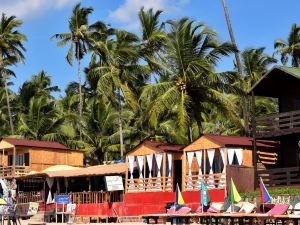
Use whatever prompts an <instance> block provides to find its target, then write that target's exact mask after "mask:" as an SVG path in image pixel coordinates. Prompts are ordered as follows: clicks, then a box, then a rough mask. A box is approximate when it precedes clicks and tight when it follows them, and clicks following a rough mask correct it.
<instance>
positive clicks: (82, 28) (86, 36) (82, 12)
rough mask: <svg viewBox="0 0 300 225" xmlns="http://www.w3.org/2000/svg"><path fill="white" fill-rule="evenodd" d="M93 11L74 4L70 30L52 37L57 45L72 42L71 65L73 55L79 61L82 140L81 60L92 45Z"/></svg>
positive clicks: (78, 75) (70, 50)
mask: <svg viewBox="0 0 300 225" xmlns="http://www.w3.org/2000/svg"><path fill="white" fill-rule="evenodd" d="M92 12H93V8H91V7H81V5H80V3H78V4H77V5H75V6H74V8H73V11H72V15H71V17H70V19H69V32H67V33H58V34H55V35H53V36H52V37H51V38H52V39H53V38H56V39H58V40H59V41H58V43H57V46H59V47H61V46H65V45H67V44H70V48H69V50H68V54H67V56H66V58H67V61H68V63H69V64H70V65H72V64H73V56H74V57H75V59H76V61H77V77H78V89H79V136H80V140H82V125H81V123H82V109H83V100H82V91H81V75H80V61H81V59H82V58H83V56H84V55H85V54H86V53H87V50H88V48H90V47H91V44H90V41H91V36H92V33H93V32H92V31H93V29H94V26H92V25H89V21H88V17H89V15H90V14H91V13H92Z"/></svg>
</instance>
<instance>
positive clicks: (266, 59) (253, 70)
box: [241, 47, 277, 91]
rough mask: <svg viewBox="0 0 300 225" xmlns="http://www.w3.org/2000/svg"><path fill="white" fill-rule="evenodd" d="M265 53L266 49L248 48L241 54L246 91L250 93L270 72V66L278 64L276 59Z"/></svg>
mask: <svg viewBox="0 0 300 225" xmlns="http://www.w3.org/2000/svg"><path fill="white" fill-rule="evenodd" d="M264 51H265V48H264V47H261V48H247V49H245V50H244V51H243V52H242V53H241V55H242V68H243V73H244V74H245V77H244V80H245V84H246V87H245V88H246V89H245V90H246V91H249V90H250V88H251V87H252V86H253V85H254V84H255V83H256V82H257V81H258V80H259V79H260V78H261V77H262V76H263V75H264V74H265V73H266V72H267V71H268V68H269V66H270V65H272V64H274V63H276V62H277V60H276V59H274V58H273V57H272V56H269V55H268V54H266V53H265V52H264Z"/></svg>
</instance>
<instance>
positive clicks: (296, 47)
mask: <svg viewBox="0 0 300 225" xmlns="http://www.w3.org/2000/svg"><path fill="white" fill-rule="evenodd" d="M274 49H275V50H274V55H277V54H280V56H281V62H282V64H284V65H285V64H286V63H287V62H288V60H289V57H290V58H291V65H292V66H294V67H299V66H300V26H298V25H297V24H293V25H292V27H291V30H290V33H289V36H288V38H287V40H284V39H277V40H275V42H274Z"/></svg>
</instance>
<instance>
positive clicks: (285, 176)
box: [257, 167, 300, 187]
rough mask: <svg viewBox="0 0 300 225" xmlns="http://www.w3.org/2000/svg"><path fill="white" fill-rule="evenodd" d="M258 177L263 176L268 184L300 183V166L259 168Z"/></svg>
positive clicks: (289, 184) (272, 185)
mask: <svg viewBox="0 0 300 225" xmlns="http://www.w3.org/2000/svg"><path fill="white" fill-rule="evenodd" d="M257 173H258V177H261V178H262V179H263V181H264V183H265V185H266V186H269V187H274V186H292V185H299V184H300V176H299V175H300V167H287V168H276V169H268V170H258V171H257Z"/></svg>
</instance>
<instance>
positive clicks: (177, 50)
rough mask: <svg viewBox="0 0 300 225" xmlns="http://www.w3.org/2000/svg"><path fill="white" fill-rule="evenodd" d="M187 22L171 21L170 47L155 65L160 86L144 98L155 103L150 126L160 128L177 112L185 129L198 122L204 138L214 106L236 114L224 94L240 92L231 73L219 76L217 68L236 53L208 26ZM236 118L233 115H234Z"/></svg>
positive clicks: (147, 89) (150, 88)
mask: <svg viewBox="0 0 300 225" xmlns="http://www.w3.org/2000/svg"><path fill="white" fill-rule="evenodd" d="M193 22H194V21H193V20H190V19H188V18H183V19H181V20H179V21H168V24H169V25H170V32H169V33H168V34H167V38H166V47H165V49H164V52H165V53H164V55H163V57H162V58H161V61H152V62H151V63H152V65H154V66H155V67H156V70H157V71H158V73H159V75H160V82H158V83H157V84H149V85H147V86H146V87H145V89H144V91H143V94H142V96H141V98H143V99H144V98H151V99H153V102H152V105H151V109H150V112H149V116H150V122H151V124H152V125H154V126H157V122H158V119H159V118H160V117H161V116H162V115H163V113H165V112H167V111H169V110H174V111H175V112H176V113H177V118H178V124H179V127H180V128H181V129H185V130H186V129H187V128H188V126H189V125H190V124H192V122H193V120H195V121H196V122H197V126H198V133H199V135H201V134H203V127H202V122H203V117H202V115H201V113H202V112H205V109H206V108H209V107H211V106H212V105H215V106H218V109H219V110H223V111H227V112H228V111H232V110H233V108H234V107H233V105H232V104H231V102H230V101H229V100H228V98H227V97H226V95H224V92H226V93H230V92H236V91H237V90H236V88H234V87H233V86H232V85H231V80H232V79H233V76H232V74H230V73H217V72H216V71H215V70H214V68H215V66H216V65H217V63H218V61H219V60H220V59H221V58H222V57H223V56H228V55H229V54H230V53H232V52H234V48H233V47H232V45H231V44H229V43H227V42H224V43H220V42H219V41H218V39H217V35H216V33H214V32H213V31H211V30H210V29H209V28H208V27H207V26H206V25H204V24H202V23H198V24H196V25H194V23H193ZM231 115H232V114H231Z"/></svg>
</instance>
